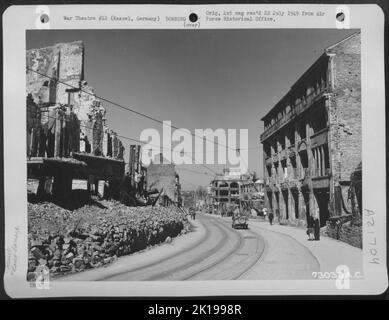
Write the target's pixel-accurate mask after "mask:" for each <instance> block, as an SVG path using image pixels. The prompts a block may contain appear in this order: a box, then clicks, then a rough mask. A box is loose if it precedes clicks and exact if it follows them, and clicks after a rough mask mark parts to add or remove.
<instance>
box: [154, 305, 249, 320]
mask: <svg viewBox="0 0 389 320" xmlns="http://www.w3.org/2000/svg"><path fill="white" fill-rule="evenodd" d="M147 314H148V315H170V316H175V317H176V318H180V317H181V316H183V315H185V314H191V315H194V316H201V315H241V314H242V306H241V305H239V304H221V305H217V304H193V305H192V306H191V307H175V306H161V305H158V304H156V305H155V306H150V307H148V310H147Z"/></svg>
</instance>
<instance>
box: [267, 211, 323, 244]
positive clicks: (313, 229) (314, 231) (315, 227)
mask: <svg viewBox="0 0 389 320" xmlns="http://www.w3.org/2000/svg"><path fill="white" fill-rule="evenodd" d="M262 212H263V215H264V217H265V218H266V217H267V218H268V219H269V223H270V225H273V220H274V214H273V212H272V211H270V212H269V213H268V212H267V208H266V207H265V208H263V209H262ZM318 217H319V209H316V211H315V216H314V217H312V216H310V215H308V216H307V236H308V240H310V241H312V240H316V241H318V240H320V220H319V218H318Z"/></svg>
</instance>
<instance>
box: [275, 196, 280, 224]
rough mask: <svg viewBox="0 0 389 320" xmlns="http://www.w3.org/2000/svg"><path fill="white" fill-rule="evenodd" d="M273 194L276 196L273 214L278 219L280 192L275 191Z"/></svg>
mask: <svg viewBox="0 0 389 320" xmlns="http://www.w3.org/2000/svg"><path fill="white" fill-rule="evenodd" d="M275 196H276V206H275V209H276V212H275V215H276V217H277V218H278V219H279V218H280V193H279V192H276V193H275Z"/></svg>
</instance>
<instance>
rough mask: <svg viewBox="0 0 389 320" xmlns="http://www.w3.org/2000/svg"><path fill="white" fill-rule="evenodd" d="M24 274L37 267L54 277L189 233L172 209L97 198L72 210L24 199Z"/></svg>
mask: <svg viewBox="0 0 389 320" xmlns="http://www.w3.org/2000/svg"><path fill="white" fill-rule="evenodd" d="M28 214H29V220H28V221H29V225H28V249H29V260H28V278H29V280H31V279H34V277H35V276H36V275H35V271H36V268H37V267H38V266H42V265H44V266H46V267H48V268H49V270H50V274H51V275H52V276H56V275H61V274H65V273H69V272H78V271H82V270H85V269H88V268H95V267H100V266H103V265H106V264H108V263H111V262H112V261H114V260H115V259H116V258H117V257H119V256H123V255H128V254H131V253H134V252H137V251H140V250H143V249H146V248H148V247H150V246H153V245H155V244H158V243H162V242H170V241H171V239H172V238H173V237H176V236H178V235H180V234H184V233H186V232H187V231H189V223H188V220H187V217H186V216H185V214H184V213H183V212H181V211H180V210H179V209H178V208H176V207H168V208H167V207H151V206H148V207H127V206H124V205H123V204H121V203H120V202H116V201H101V202H99V205H96V204H92V205H90V204H89V205H86V206H83V207H81V208H79V209H76V210H74V211H70V210H66V209H63V208H61V207H59V206H57V205H55V204H53V203H51V202H44V203H35V204H32V203H28Z"/></svg>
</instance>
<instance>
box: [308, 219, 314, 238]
mask: <svg viewBox="0 0 389 320" xmlns="http://www.w3.org/2000/svg"><path fill="white" fill-rule="evenodd" d="M314 233H315V230H314V228H313V218H312V217H311V216H307V236H308V240H309V241H312V240H314Z"/></svg>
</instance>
